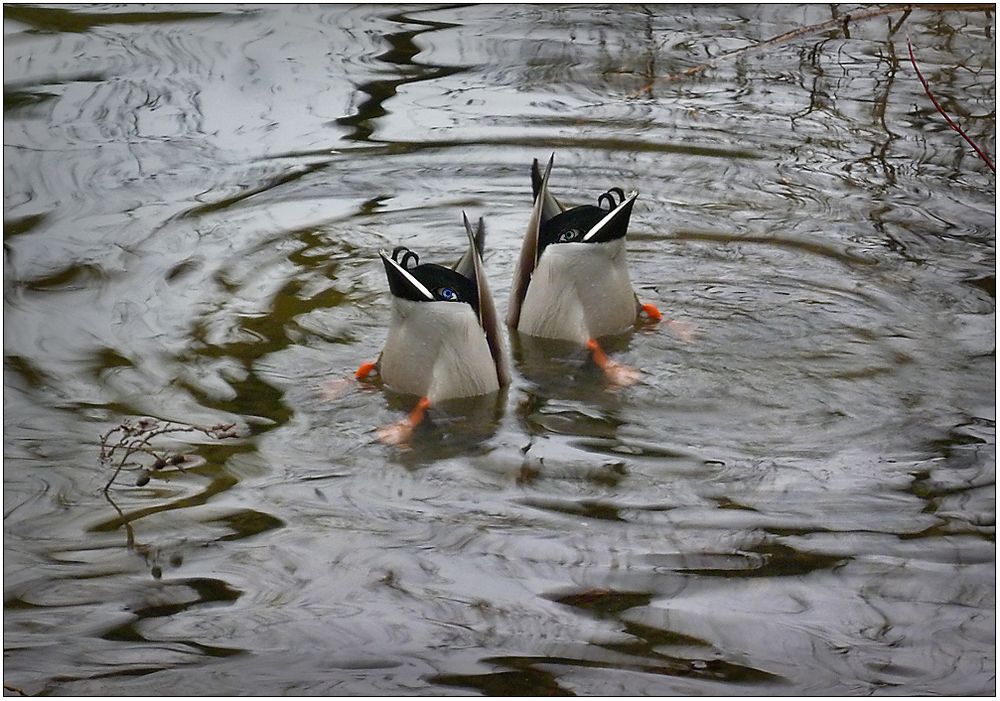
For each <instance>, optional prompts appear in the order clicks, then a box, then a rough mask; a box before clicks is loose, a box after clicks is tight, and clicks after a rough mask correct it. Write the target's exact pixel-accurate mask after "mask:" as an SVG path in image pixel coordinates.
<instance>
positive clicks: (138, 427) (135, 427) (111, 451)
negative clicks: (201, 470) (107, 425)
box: [101, 418, 237, 494]
mask: <svg viewBox="0 0 1000 701" xmlns="http://www.w3.org/2000/svg"><path fill="white" fill-rule="evenodd" d="M235 426H236V424H216V425H215V426H212V427H210V428H207V427H203V426H193V425H189V424H177V423H172V422H170V421H167V422H165V423H160V422H159V421H157V420H156V419H149V418H144V419H140V420H139V422H138V423H132V422H131V421H129V420H128V419H126V420H125V421H122V422H121V423H120V424H118V425H117V426H115V427H114V428H111V429H109V430H108V431H107V432H105V433H103V434H101V465H111V464H114V461H115V456H116V454H118V455H120V458H119V459H118V460H117V464H115V466H114V472H112V474H111V479H109V480H108V483H107V484H106V485H104V493H105V494H107V493H108V490H109V489H111V485H112V484H114V482H115V480H116V479H117V478H118V475H119V474H121V471H122V470H123V469H125V468H126V467H137V468H141V467H142V465H141V463H138V462H135V461H130V460H129V459H130V458H131V457H132V456H134V455H136V454H137V453H139V454H142V455H148V456H151V457H152V458H153V462H152V464H151V465H150V467H151V468H152V469H153V470H160V469H162V468H164V467H166V466H167V465H173V466H174V467H176V468H177V469H179V470H182V471H183V469H184V468H183V467H182V466H181V463H182V462H184V456H182V455H171V454H169V453H166V452H162V451H159V450H156V449H154V448H153V447H152V444H151V441H152V440H153V439H154V438H158V437H160V436H163V435H166V434H170V433H191V432H197V433H202V434H204V435H206V436H208V437H209V438H215V439H222V438H235V437H236V435H237V434H236V432H235V431H234V430H233V429H234V427H235ZM117 433H121V436H120V437H119V438H118V441H117V442H116V443H112V442H111V438H112V436H114V435H115V434H117ZM147 482H149V470H148V469H145V468H143V469H142V470H141V472H140V473H139V477H138V479H137V480H136V484H137V485H138V486H140V487H141V486H143V485H144V484H146V483H147Z"/></svg>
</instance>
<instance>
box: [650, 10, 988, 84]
mask: <svg viewBox="0 0 1000 701" xmlns="http://www.w3.org/2000/svg"><path fill="white" fill-rule="evenodd" d="M915 7H917V8H919V9H921V10H930V11H944V10H987V11H993V10H995V9H996V5H990V4H980V3H974V4H963V5H918V6H914V5H910V4H906V5H888V6H884V7H875V8H869V9H864V10H857V11H855V12H849V13H847V14H846V15H841V16H839V17H833V18H831V19H828V20H826V21H824V22H818V23H816V24H810V25H808V26H805V27H799V28H797V29H792V30H791V31H788V32H785V33H784V34H779V35H777V36H773V37H771V38H769V39H764V40H763V41H759V42H757V43H756V44H751V45H750V46H743V47H740V48H739V49H734V50H733V51H727V52H726V53H724V54H721V55H719V56H716V57H715V58H713V59H712V60H711V61H708V62H706V63H701V64H698V65H697V66H692V67H691V68H688V69H686V70H683V71H680V72H678V73H671V74H669V75H666V76H663V77H662V78H659V79H658V80H665V81H674V80H682V79H684V78H690V77H691V76H693V75H697V74H698V73H701V72H702V71H706V70H708V69H709V68H714V67H715V66H717V65H718V64H719V63H720V62H722V61H725V60H728V59H732V58H736V57H737V56H740V55H742V54H745V53H748V52H751V51H759V50H760V49H766V48H768V47H769V46H775V45H777V44H784V43H786V42H789V41H792V40H793V39H798V38H799V37H803V36H807V35H809V34H815V33H817V32H822V31H825V30H827V29H832V28H834V27H841V26H843V27H845V28H846V27H847V26H848V25H850V24H852V23H856V22H861V21H864V20H868V19H872V18H874V17H882V16H883V15H890V14H893V13H896V12H902V13H903V17H901V18H900V20H899V22H898V23H897V24H896V26H895V27H894V28H892V29H891V32H890V33H893V32H895V31H896V30H898V29H899V27H900V25H901V24H902V23H903V20H904V19H906V17H907V16H908V15H909V14H910V12H912V11H913V9H914V8H915ZM652 88H653V83H652V82H650V83H649V84H647V85H646V86H645V87H643V88H642V89H640V90H638V91H637V92H636V93H635V95H639V94H642V93H648V92H649V91H650V90H652Z"/></svg>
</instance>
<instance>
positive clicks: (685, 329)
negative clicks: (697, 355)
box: [639, 303, 697, 343]
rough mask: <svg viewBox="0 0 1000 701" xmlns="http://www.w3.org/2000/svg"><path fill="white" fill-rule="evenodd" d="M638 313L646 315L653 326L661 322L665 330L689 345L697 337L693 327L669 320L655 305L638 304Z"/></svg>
mask: <svg viewBox="0 0 1000 701" xmlns="http://www.w3.org/2000/svg"><path fill="white" fill-rule="evenodd" d="M639 311H640V313H641V314H645V315H646V319H648V321H649V323H651V324H655V323H658V322H660V321H662V322H663V323H664V324H666V325H667V328H669V329H670V331H671V332H672V333H673V334H674V335H675V336H677V338H679V339H681V340H682V341H684V342H685V343H690V342H691V341H693V340H694V339H695V337H696V336H697V330H696V328H695V325H694V324H692V323H690V322H687V321H678V320H677V319H670V318H668V317H667V316H665V315H664V314H663V312H661V311H660V310H659V309H658V308H657V307H656V305H655V304H648V303H647V304H640V305H639Z"/></svg>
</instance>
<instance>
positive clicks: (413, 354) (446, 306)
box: [379, 297, 500, 403]
mask: <svg viewBox="0 0 1000 701" xmlns="http://www.w3.org/2000/svg"><path fill="white" fill-rule="evenodd" d="M379 373H380V374H381V376H382V381H383V382H384V383H385V385H386V387H388V388H389V389H391V390H393V391H396V392H400V393H403V394H413V395H416V396H419V397H427V398H428V399H429V400H430V401H431V402H432V403H437V402H439V401H441V400H444V399H455V398H459V397H474V396H477V395H481V394H490V393H491V392H496V391H498V390H499V389H500V381H499V378H498V374H497V366H496V362H495V361H494V358H493V354H492V352H491V351H490V346H489V343H488V342H487V339H486V333H485V332H484V331H483V327H482V326H480V323H479V319H477V318H476V313H475V312H474V311H473V309H472V307H470V306H469V305H468V304H456V303H455V302H414V301H412V300H408V299H402V298H399V297H393V298H392V317H391V320H390V324H389V335H388V337H387V338H386V342H385V348H384V349H383V350H382V356H381V358H380V359H379Z"/></svg>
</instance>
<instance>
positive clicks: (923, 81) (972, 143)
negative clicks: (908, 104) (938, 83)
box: [906, 37, 997, 174]
mask: <svg viewBox="0 0 1000 701" xmlns="http://www.w3.org/2000/svg"><path fill="white" fill-rule="evenodd" d="M906 48H907V49H909V51H910V63H912V64H913V70H915V71H916V72H917V78H919V79H920V84H921V85H923V86H924V92H925V93H927V97H929V98H930V99H931V102H933V103H934V107H936V108H937V111H938V112H940V113H941V116H942V117H944V119H945V121H946V122H948V126H949V127H951V128H952V129H954V130H955V131H957V132H958V133H959V135H960V136H961V137H962V138H963V139H965V140H966V141H967V142H968V143H969V146H971V147H972V148H973V149H974V150H975V152H976V153H977V154H978V155H979V157H980V158H982V159H983V161H984V162H985V163H986V165H987V166H989V168H990V170H992V171H993V173H994V174H996V172H997V169H996V167H995V166H994V165H993V161H991V160H990V158H989V156H987V155H986V154H985V153H984V152H983V150H982V149H981V148H979V146H978V145H977V144H976V142H975V141H973V140H972V139H971V138H969V135H968V134H966V133H965V131H964V130H963V129H962V127H960V126H958V124H956V123H955V122H954V121H952V119H951V117H949V116H948V113H947V112H945V111H944V108H943V107H941V105H940V104H939V103H938V101H937V98H936V97H934V93H932V92H931V86H930V85H929V84H928V83H927V79H926V78H924V74H923V73H921V72H920V68H919V67H918V66H917V59H916V58H915V57H914V55H913V44H912V43H910V38H909V37H907V38H906Z"/></svg>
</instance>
